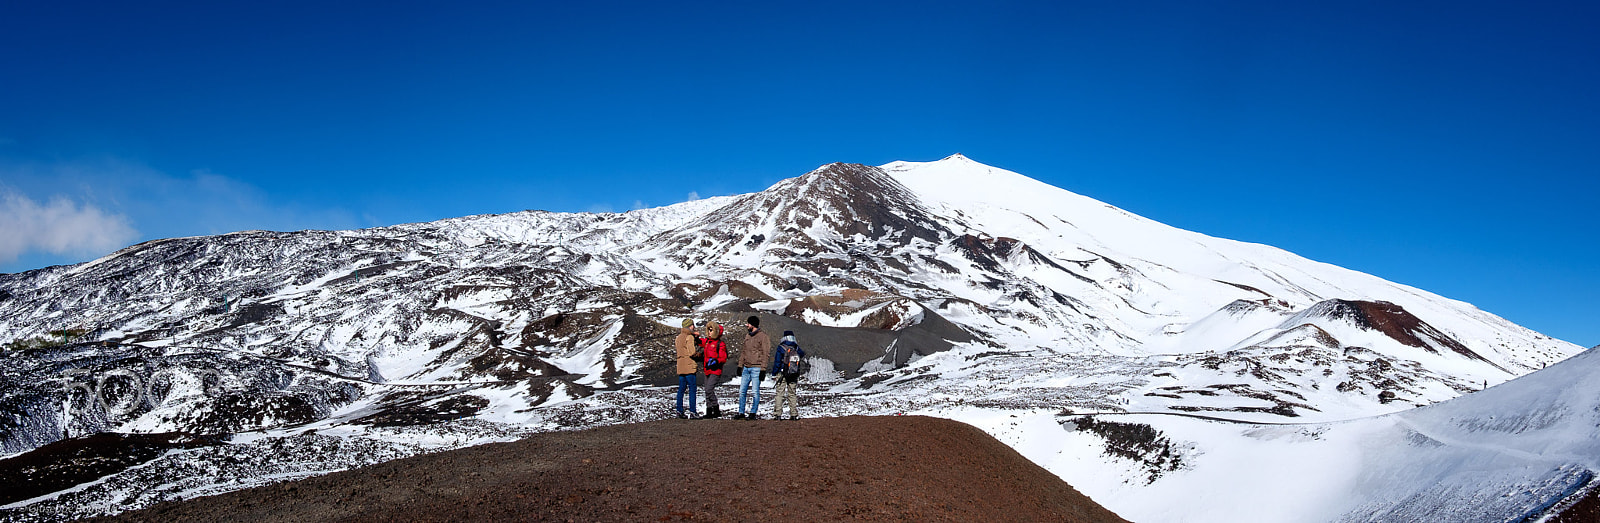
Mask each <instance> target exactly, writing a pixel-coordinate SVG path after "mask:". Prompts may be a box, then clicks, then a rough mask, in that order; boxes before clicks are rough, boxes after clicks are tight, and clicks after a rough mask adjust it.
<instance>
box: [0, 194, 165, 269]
mask: <svg viewBox="0 0 1600 523" xmlns="http://www.w3.org/2000/svg"><path fill="white" fill-rule="evenodd" d="M138 237H139V233H138V231H135V230H133V226H132V225H130V224H129V223H128V218H127V217H126V216H123V215H121V214H112V213H107V212H106V211H104V210H101V209H100V208H99V207H96V206H94V205H90V204H88V203H83V204H79V203H78V202H74V201H72V200H71V199H69V198H67V197H66V196H60V195H57V196H54V197H51V198H50V199H49V201H48V202H46V203H44V204H40V203H39V202H37V201H34V199H32V198H29V197H27V196H24V195H21V194H17V193H15V192H12V191H8V190H7V191H4V192H3V193H0V262H10V261H13V260H16V259H17V257H18V256H21V255H22V254H24V253H28V252H32V251H43V252H47V253H50V254H56V255H98V254H104V253H107V252H110V251H113V250H116V249H118V248H121V247H123V246H125V245H127V244H128V243H129V242H131V241H133V240H134V239H136V238H138Z"/></svg>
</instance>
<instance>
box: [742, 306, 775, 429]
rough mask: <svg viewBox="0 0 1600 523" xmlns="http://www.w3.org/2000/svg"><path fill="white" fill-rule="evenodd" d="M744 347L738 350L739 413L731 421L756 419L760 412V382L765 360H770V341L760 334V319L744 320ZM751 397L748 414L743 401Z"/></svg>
mask: <svg viewBox="0 0 1600 523" xmlns="http://www.w3.org/2000/svg"><path fill="white" fill-rule="evenodd" d="M744 328H745V337H744V347H742V348H740V349H739V369H740V373H739V413H738V414H734V415H733V419H757V418H756V412H758V411H760V410H761V380H762V379H765V378H766V373H767V360H770V359H772V339H770V338H768V337H767V333H765V332H761V318H758V317H755V316H751V317H750V319H748V320H745V326H744ZM747 395H748V396H749V397H752V398H754V399H755V401H752V402H750V414H749V415H748V417H747V416H746V414H745V410H744V399H745V397H746V396H747Z"/></svg>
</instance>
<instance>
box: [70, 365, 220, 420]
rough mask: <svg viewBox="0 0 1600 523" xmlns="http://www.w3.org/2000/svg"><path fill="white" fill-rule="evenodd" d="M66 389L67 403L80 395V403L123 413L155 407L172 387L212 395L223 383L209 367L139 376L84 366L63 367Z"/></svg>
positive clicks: (106, 410)
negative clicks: (80, 367) (75, 367)
mask: <svg viewBox="0 0 1600 523" xmlns="http://www.w3.org/2000/svg"><path fill="white" fill-rule="evenodd" d="M62 374H63V375H65V376H66V377H67V382H66V389H67V397H68V399H69V404H74V405H76V404H78V402H77V401H72V400H73V399H75V398H81V400H82V401H83V403H82V405H84V406H85V407H90V406H94V405H98V406H99V407H100V409H101V410H102V411H103V412H105V413H106V414H108V415H111V416H123V415H127V414H129V413H132V412H134V411H137V410H139V409H140V408H141V407H150V408H155V407H156V406H158V405H160V404H161V403H162V402H163V401H165V400H166V399H167V397H168V396H170V395H171V394H172V393H173V392H174V391H175V390H177V389H179V388H180V387H182V388H187V389H190V390H197V391H199V393H200V394H203V395H215V394H217V393H219V392H221V391H222V390H223V389H224V387H223V386H222V385H223V375H222V373H219V372H217V371H214V370H211V369H189V368H180V367H171V368H164V369H160V370H157V371H155V372H152V373H150V374H149V376H141V375H140V374H139V373H137V372H134V371H132V370H129V369H113V370H109V371H105V372H101V373H95V372H92V371H89V370H87V369H67V370H66V371H65V372H63V373H62Z"/></svg>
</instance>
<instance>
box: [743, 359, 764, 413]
mask: <svg viewBox="0 0 1600 523" xmlns="http://www.w3.org/2000/svg"><path fill="white" fill-rule="evenodd" d="M746 394H748V395H749V396H751V397H753V398H755V401H752V402H750V414H755V413H756V412H760V410H761V367H745V368H744V374H740V375H739V413H740V414H744V398H745V396H746Z"/></svg>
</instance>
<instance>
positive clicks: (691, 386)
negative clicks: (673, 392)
mask: <svg viewBox="0 0 1600 523" xmlns="http://www.w3.org/2000/svg"><path fill="white" fill-rule="evenodd" d="M684 389H688V390H689V414H691V415H693V414H694V413H695V407H694V395H695V391H697V390H699V388H698V387H695V379H694V375H693V374H679V375H678V413H679V414H682V413H683V391H684Z"/></svg>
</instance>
